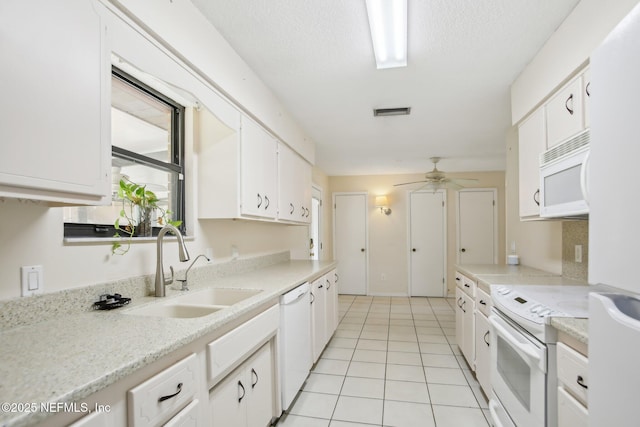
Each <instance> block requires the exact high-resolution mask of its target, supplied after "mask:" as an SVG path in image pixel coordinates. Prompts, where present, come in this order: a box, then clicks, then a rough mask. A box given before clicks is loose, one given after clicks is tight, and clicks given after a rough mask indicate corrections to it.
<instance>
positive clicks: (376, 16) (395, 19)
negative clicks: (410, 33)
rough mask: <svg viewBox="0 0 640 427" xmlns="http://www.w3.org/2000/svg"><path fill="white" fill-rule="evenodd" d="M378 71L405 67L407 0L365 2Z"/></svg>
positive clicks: (368, 0) (373, 0)
mask: <svg viewBox="0 0 640 427" xmlns="http://www.w3.org/2000/svg"><path fill="white" fill-rule="evenodd" d="M367 14H368V15H369V27H370V28H371V40H372V41H373V51H374V53H375V55H376V64H377V66H378V69H381V68H396V67H406V66H407V0H367Z"/></svg>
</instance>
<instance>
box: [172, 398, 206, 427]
mask: <svg viewBox="0 0 640 427" xmlns="http://www.w3.org/2000/svg"><path fill="white" fill-rule="evenodd" d="M197 426H198V399H196V400H194V401H193V402H191V403H189V404H188V405H187V407H186V408H184V409H183V410H182V411H180V412H178V413H177V414H176V415H175V417H173V418H171V419H170V420H169V422H168V423H166V424H165V425H164V427H197Z"/></svg>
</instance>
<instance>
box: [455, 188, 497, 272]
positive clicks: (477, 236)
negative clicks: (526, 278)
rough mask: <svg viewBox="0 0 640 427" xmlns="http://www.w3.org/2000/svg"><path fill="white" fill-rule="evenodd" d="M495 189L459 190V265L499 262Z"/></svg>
mask: <svg viewBox="0 0 640 427" xmlns="http://www.w3.org/2000/svg"><path fill="white" fill-rule="evenodd" d="M497 200H498V190H496V189H495V188H468V189H464V190H460V191H458V212H457V214H458V215H457V219H458V224H457V225H458V227H457V229H458V239H457V240H458V242H457V244H458V247H457V252H458V257H457V259H458V263H459V264H497V263H498V206H497Z"/></svg>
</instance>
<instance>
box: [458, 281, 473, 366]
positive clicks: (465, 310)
mask: <svg viewBox="0 0 640 427" xmlns="http://www.w3.org/2000/svg"><path fill="white" fill-rule="evenodd" d="M461 308H462V316H463V319H462V321H463V323H464V326H463V327H462V330H463V335H464V337H463V341H464V344H463V346H462V354H463V355H464V357H465V359H467V362H468V363H469V366H470V367H471V370H472V371H473V370H475V363H474V362H475V344H474V342H475V334H474V332H475V328H474V325H475V322H474V311H475V309H474V301H473V298H471V297H470V296H469V295H467V294H465V293H463V294H462V307H461Z"/></svg>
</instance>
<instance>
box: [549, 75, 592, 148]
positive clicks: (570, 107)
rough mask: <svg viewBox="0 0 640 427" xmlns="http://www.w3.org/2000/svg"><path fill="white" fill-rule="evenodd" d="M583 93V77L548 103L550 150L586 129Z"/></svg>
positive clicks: (574, 81) (570, 84)
mask: <svg viewBox="0 0 640 427" xmlns="http://www.w3.org/2000/svg"><path fill="white" fill-rule="evenodd" d="M582 93H583V88H582V76H579V77H578V78H576V79H575V80H573V81H572V82H571V83H569V84H568V85H567V86H565V87H564V88H563V89H562V90H560V91H559V92H558V93H557V94H556V95H555V96H554V97H553V98H551V100H550V101H549V102H548V103H547V105H546V111H547V146H548V147H549V148H550V147H553V146H554V145H557V144H559V143H560V142H562V141H564V140H565V139H567V138H569V137H570V136H573V135H575V134H576V133H578V132H580V131H581V130H583V129H584V117H583V112H582V108H583V106H582Z"/></svg>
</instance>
